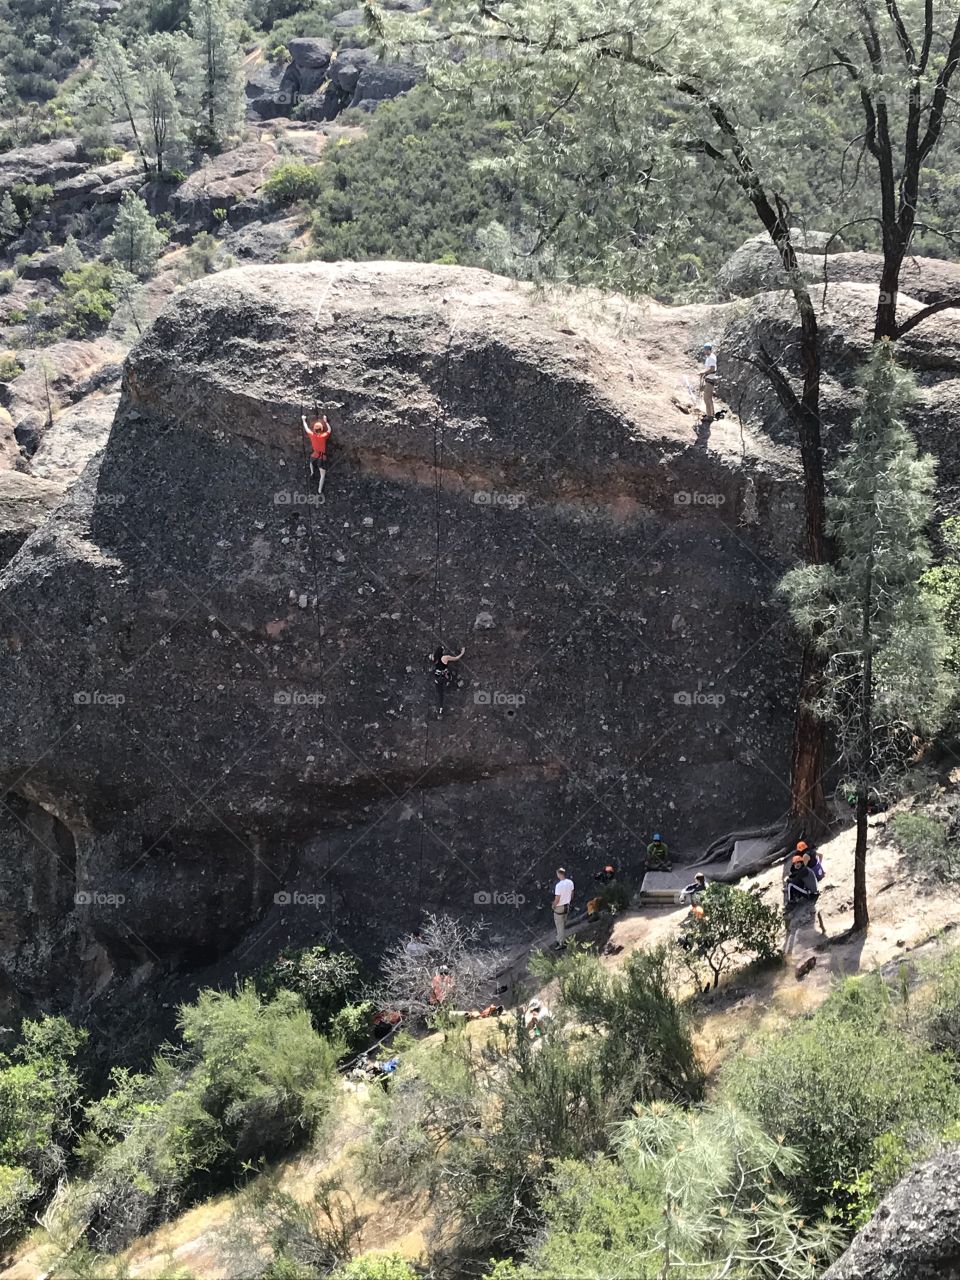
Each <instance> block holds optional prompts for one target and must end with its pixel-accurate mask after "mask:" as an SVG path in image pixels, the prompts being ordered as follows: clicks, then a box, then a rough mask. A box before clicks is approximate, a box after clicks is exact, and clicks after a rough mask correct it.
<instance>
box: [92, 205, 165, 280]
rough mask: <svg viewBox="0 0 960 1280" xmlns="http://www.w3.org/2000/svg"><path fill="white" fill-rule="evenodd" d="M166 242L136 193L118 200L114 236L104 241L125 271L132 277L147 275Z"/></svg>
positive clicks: (111, 254) (107, 249) (109, 252)
mask: <svg viewBox="0 0 960 1280" xmlns="http://www.w3.org/2000/svg"><path fill="white" fill-rule="evenodd" d="M165 242H166V236H165V235H164V234H163V232H162V231H161V230H160V228H159V227H158V226H157V224H156V221H155V220H154V219H153V218H152V217H151V216H150V211H149V210H148V209H147V206H146V205H145V204H144V202H143V200H141V198H140V196H138V195H137V194H136V192H133V191H128V192H126V194H125V195H124V197H123V199H122V200H121V201H120V208H119V211H118V212H117V220H116V222H115V223H114V224H113V234H112V235H111V236H109V237H108V238H107V242H106V251H107V253H108V254H109V256H110V257H111V258H113V259H115V260H116V261H117V262H118V263H119V264H120V266H121V267H123V269H124V270H125V271H129V272H130V274H131V275H134V276H140V277H144V276H148V275H149V274H150V272H151V271H152V270H153V268H154V267H155V266H156V263H157V259H158V258H159V256H160V252H161V250H162V249H163V246H164V244H165Z"/></svg>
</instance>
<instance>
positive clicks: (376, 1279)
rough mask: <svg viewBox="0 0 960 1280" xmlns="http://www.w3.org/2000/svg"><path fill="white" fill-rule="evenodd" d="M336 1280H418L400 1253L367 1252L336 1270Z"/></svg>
mask: <svg viewBox="0 0 960 1280" xmlns="http://www.w3.org/2000/svg"><path fill="white" fill-rule="evenodd" d="M334 1280H417V1273H416V1271H414V1269H413V1267H411V1265H410V1263H409V1262H407V1260H406V1258H404V1257H403V1256H402V1255H401V1254H399V1253H365V1254H362V1255H361V1256H360V1257H359V1258H354V1259H353V1261H352V1262H348V1263H347V1265H346V1266H345V1267H343V1268H342V1269H341V1270H340V1271H338V1272H336V1273H335V1277H334Z"/></svg>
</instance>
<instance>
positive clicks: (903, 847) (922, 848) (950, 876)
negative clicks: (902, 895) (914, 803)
mask: <svg viewBox="0 0 960 1280" xmlns="http://www.w3.org/2000/svg"><path fill="white" fill-rule="evenodd" d="M887 829H888V830H889V832H890V834H891V835H892V836H893V839H894V841H895V843H896V844H897V846H898V848H899V849H900V852H901V853H902V854H903V856H904V858H905V859H906V862H907V865H908V866H909V867H910V870H911V872H912V873H913V874H914V875H916V876H918V877H919V878H920V879H922V880H924V881H927V882H928V883H930V884H933V885H942V884H944V883H948V884H949V883H955V882H956V881H958V880H960V849H958V846H957V841H956V839H955V838H953V837H952V836H951V833H950V828H949V827H948V825H947V824H946V822H943V821H941V820H940V819H939V818H938V817H935V816H934V815H933V814H931V813H920V812H916V811H908V812H906V813H896V814H894V815H893V817H892V818H891V819H890V823H889V825H888V828H887Z"/></svg>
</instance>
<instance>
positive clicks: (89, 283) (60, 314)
mask: <svg viewBox="0 0 960 1280" xmlns="http://www.w3.org/2000/svg"><path fill="white" fill-rule="evenodd" d="M118 279H119V273H118V272H117V271H116V270H115V269H114V268H112V267H110V266H108V265H107V264H106V263H105V262H87V263H85V264H84V265H83V266H82V267H78V268H77V270H76V271H64V273H63V275H62V277H61V284H62V288H61V291H60V293H58V294H57V296H56V298H55V299H54V300H53V302H52V303H51V304H50V307H49V308H48V313H47V323H48V324H51V325H52V326H54V327H55V328H57V329H58V330H59V332H60V333H62V334H63V335H64V336H66V337H71V338H84V337H86V336H87V335H88V334H91V333H97V332H99V331H100V330H102V329H105V328H106V326H107V324H108V323H109V321H110V318H111V317H112V315H113V313H114V311H116V309H117V305H118V303H119V301H120V293H119V290H118V288H117V283H118Z"/></svg>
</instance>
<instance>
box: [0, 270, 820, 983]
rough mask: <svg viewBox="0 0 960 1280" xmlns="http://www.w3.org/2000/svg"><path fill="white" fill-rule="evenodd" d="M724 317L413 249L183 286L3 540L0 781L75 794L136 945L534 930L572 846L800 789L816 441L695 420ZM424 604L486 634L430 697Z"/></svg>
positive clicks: (91, 857) (753, 806)
mask: <svg viewBox="0 0 960 1280" xmlns="http://www.w3.org/2000/svg"><path fill="white" fill-rule="evenodd" d="M627 313H629V314H627ZM707 324H709V325H710V327H711V328H716V327H717V317H716V314H715V313H714V312H711V311H710V310H709V309H697V308H689V309H686V310H683V311H681V312H678V313H667V312H663V311H658V312H656V313H653V312H650V311H648V310H646V309H644V308H641V307H627V308H626V311H624V309H623V308H620V309H618V310H617V313H616V315H611V318H610V321H609V323H608V322H606V321H605V320H604V318H603V316H601V315H598V314H597V313H596V311H595V310H593V309H591V308H590V307H589V306H588V300H586V299H579V298H576V297H572V298H567V299H561V300H549V301H540V300H538V297H537V295H536V294H535V293H534V291H533V290H532V289H530V288H527V287H525V286H519V285H517V284H516V282H513V281H506V280H500V279H498V278H496V277H493V276H490V275H488V274H486V273H484V272H480V271H472V270H461V269H451V268H442V267H430V266H418V265H411V264H401V263H392V264H378V263H373V264H362V265H356V264H332V265H330V264H319V263H311V264H308V265H285V266H276V267H263V268H246V269H237V270H233V271H228V272H224V273H221V274H219V275H216V276H212V277H209V278H207V279H205V280H203V281H201V282H199V283H197V284H195V285H193V286H191V287H189V288H186V289H183V290H181V291H180V292H179V293H177V294H176V295H175V296H174V297H173V298H172V299H171V301H170V302H169V304H168V305H167V307H166V309H165V310H164V311H163V313H162V314H161V315H160V317H159V318H158V320H157V321H156V323H155V324H154V326H153V327H152V329H151V330H150V331H149V332H147V333H146V334H145V335H144V337H143V339H142V341H141V342H140V343H139V344H138V346H137V347H136V348H135V349H134V350H133V351H132V352H131V354H130V357H129V359H128V361H127V365H126V370H125V375H124V382H123V391H122V398H121V401H120V404H119V408H118V411H117V415H116V419H115V421H114V424H113V428H112V431H111V433H110V437H109V440H108V443H107V446H106V448H105V450H104V452H103V454H102V456H100V457H99V458H96V457H95V458H94V459H93V460H92V461H91V462H90V463H89V465H88V466H87V468H86V470H85V472H84V474H83V476H82V478H81V480H80V482H79V484H78V485H77V487H76V488H75V489H74V491H73V500H72V501H71V502H70V503H67V504H65V505H64V506H63V507H61V508H59V509H58V511H57V513H56V518H55V520H51V521H48V522H47V523H45V524H43V525H41V526H40V528H38V529H37V530H36V531H35V532H34V533H33V534H32V535H31V537H29V538H28V539H27V541H26V542H25V543H24V545H23V546H22V547H21V549H20V551H19V553H18V554H17V556H16V557H15V558H14V560H13V561H11V563H10V564H9V565H8V566H7V568H6V570H5V571H4V572H3V573H2V574H0V602H2V605H3V607H2V608H0V627H2V628H3V641H4V643H2V644H0V787H6V788H12V789H13V791H14V792H15V793H16V796H18V797H20V799H19V800H18V803H20V802H22V803H23V804H24V805H29V806H32V808H31V812H33V813H35V814H37V815H38V816H39V815H43V814H46V815H49V818H50V821H51V822H53V820H55V821H56V824H57V826H56V831H57V832H58V840H60V841H61V842H62V844H63V845H65V846H67V847H68V848H69V855H70V856H69V858H65V859H64V861H65V863H66V865H68V866H70V867H71V868H73V871H72V872H71V874H72V875H73V880H74V884H75V887H76V891H77V893H79V894H81V895H83V896H82V897H81V898H80V899H79V900H78V902H77V906H76V910H75V911H74V912H69V913H68V914H69V917H70V919H71V920H74V921H76V920H77V919H79V918H80V917H81V916H82V924H83V929H82V932H83V936H84V938H85V939H86V942H85V944H84V945H89V946H93V945H94V944H95V946H96V947H97V948H99V951H97V953H96V954H97V955H100V956H101V957H102V956H104V955H105V956H107V957H108V961H109V967H110V971H111V972H115V973H116V974H118V975H121V976H122V974H123V973H130V974H133V973H135V972H137V971H139V968H140V966H142V965H144V964H147V963H153V964H156V963H163V964H183V965H196V964H198V963H200V962H202V961H203V960H213V959H215V958H216V957H217V956H221V955H223V954H224V953H226V952H227V951H228V949H229V948H231V947H234V946H240V951H244V950H245V948H246V945H247V944H246V943H244V942H243V941H242V940H243V939H245V938H246V937H247V934H248V931H249V930H250V929H252V928H253V929H259V930H260V934H258V935H257V936H261V935H262V936H264V937H267V938H269V939H270V945H271V946H273V947H276V946H281V945H287V944H288V943H290V944H292V945H296V943H297V942H298V941H300V942H304V941H309V940H315V939H317V938H323V937H327V938H332V937H333V933H332V932H331V931H332V930H336V932H337V935H338V937H340V938H341V939H344V940H345V941H347V942H350V943H352V944H354V945H356V946H358V947H359V948H360V949H361V950H363V951H365V952H367V953H368V954H371V953H375V952H376V950H377V948H378V947H379V946H380V945H381V944H382V943H383V942H384V941H385V940H387V939H389V938H390V937H394V936H396V932H397V931H398V930H399V929H401V928H403V927H409V926H410V925H411V923H412V922H414V921H415V920H416V919H417V918H418V916H419V914H420V912H421V911H429V910H442V909H450V910H454V911H459V912H463V913H465V914H468V915H470V916H472V917H473V918H476V919H479V918H481V917H483V918H485V919H486V920H488V921H490V922H491V925H492V928H493V930H494V932H497V933H500V934H514V935H519V936H528V935H527V933H526V930H527V928H528V927H533V928H535V927H536V926H537V925H538V924H539V925H541V926H542V922H543V904H544V902H545V901H547V900H548V897H549V890H548V886H549V885H550V883H551V877H552V874H553V870H554V867H555V865H556V863H557V861H558V860H560V859H562V860H563V861H564V862H565V863H566V864H567V865H568V866H572V867H573V868H574V870H575V878H577V877H579V878H580V879H581V881H583V880H586V879H588V878H589V874H590V873H591V871H592V870H593V867H594V864H595V863H596V862H597V860H599V859H601V858H604V859H606V858H609V857H613V858H616V860H618V861H619V862H621V863H623V864H624V865H626V866H627V867H630V866H635V864H636V860H637V858H638V855H639V851H640V847H641V845H642V843H643V841H644V837H645V833H647V832H648V831H649V830H650V827H651V825H657V826H659V825H663V826H664V827H666V829H667V830H669V832H670V835H671V838H672V840H673V842H674V844H675V846H676V847H677V848H678V849H683V848H687V849H693V848H696V847H698V846H699V845H700V844H701V842H703V841H704V840H705V838H706V837H708V836H710V835H712V834H714V833H715V832H716V830H717V829H723V828H726V827H729V826H732V825H740V824H741V823H742V821H743V819H744V815H750V816H751V818H755V819H758V820H762V819H769V818H773V817H775V816H776V815H778V814H779V813H780V812H781V810H782V807H783V802H784V797H785V795H786V790H785V782H784V780H785V779H786V776H787V772H788V759H787V748H788V745H789V740H790V733H789V729H790V708H791V705H792V701H793V696H794V693H795V687H796V678H797V659H798V650H797V644H796V640H795V638H794V635H793V633H792V631H791V629H790V628H789V626H788V625H787V623H786V619H785V617H784V614H783V610H782V605H781V604H780V603H779V602H778V601H777V600H776V597H775V595H774V592H773V585H774V583H775V582H776V580H777V579H778V577H779V575H780V574H781V572H782V571H783V569H784V567H785V566H786V565H787V564H789V563H791V561H792V559H793V556H794V555H795V552H796V547H797V545H798V544H799V542H800V539H801V535H802V517H801V501H802V499H801V491H800V486H799V483H798V473H797V466H796V458H795V456H794V454H793V453H792V452H791V451H789V450H786V449H778V448H776V447H774V446H771V445H770V443H769V441H766V440H764V438H763V437H761V436H758V435H756V434H755V433H754V432H753V431H752V430H751V429H750V427H749V426H746V427H745V428H744V429H743V431H742V433H741V430H740V428H739V426H738V425H737V424H727V423H719V424H717V426H716V428H715V430H714V432H713V435H712V437H711V439H710V440H709V441H707V440H705V439H704V438H703V437H701V438H700V439H699V440H698V438H697V436H696V434H695V432H694V430H693V427H692V424H691V420H690V418H689V416H688V415H687V414H685V413H684V412H682V410H681V409H680V408H679V407H677V405H676V403H675V398H676V387H677V383H678V381H679V379H680V377H681V373H682V370H683V369H684V367H685V366H686V364H687V362H688V359H689V356H688V352H689V350H690V348H691V346H692V345H693V344H694V335H695V334H696V333H697V332H699V331H700V330H701V329H702V328H703V326H705V325H707ZM627 333H629V337H625V336H623V335H624V334H627ZM315 402H317V403H319V404H322V405H323V406H325V408H326V409H327V411H328V412H329V414H330V415H331V417H332V420H333V424H334V440H333V447H332V452H331V463H330V469H329V473H328V476H327V482H326V487H325V489H324V494H323V499H324V501H323V503H322V504H320V503H317V502H316V500H315V498H316V495H314V494H311V491H310V487H309V478H308V475H307V472H306V467H305V460H304V453H303V448H304V442H303V433H302V430H301V427H300V414H301V412H302V411H304V410H306V409H309V408H310V407H311V406H312V405H313V404H314V403H315ZM440 457H442V461H443V465H442V470H438V469H437V467H436V465H435V463H436V460H437V459H438V458H440ZM437 481H439V490H438V485H437ZM37 634H41V635H42V636H43V638H44V644H43V645H42V646H39V647H37V646H35V645H34V644H33V643H32V641H31V637H33V636H35V635H37ZM438 641H439V642H442V643H444V644H445V645H446V646H447V647H448V648H451V649H452V650H454V651H456V650H457V649H459V647H460V645H461V644H465V645H466V647H467V654H466V657H465V658H464V660H463V662H462V664H461V666H460V668H459V671H460V673H461V675H462V678H463V681H464V686H465V687H464V688H463V689H461V690H459V691H456V690H452V691H450V692H449V693H448V695H447V702H446V706H445V708H444V714H443V718H442V719H438V718H437V716H436V710H435V705H434V696H435V695H434V688H433V682H432V678H431V676H430V671H429V665H428V663H427V660H426V655H427V652H428V650H430V649H431V648H432V647H433V646H434V645H435V644H436V643H438ZM24 856H26V855H24ZM24 874H25V875H26V876H29V875H30V874H31V870H30V868H29V867H26V868H25V869H24ZM240 951H238V952H237V955H238V956H239V955H240ZM253 955H254V952H252V951H247V952H246V954H245V956H244V959H243V961H242V964H248V965H249V964H250V963H253V960H252V958H251V957H252V956H253ZM4 963H6V959H5V957H4V955H3V953H2V948H0V965H3V964H4ZM11 963H13V962H12V961H11ZM61 963H62V964H63V965H64V966H70V965H71V963H72V953H71V952H70V950H69V948H68V947H66V948H65V949H64V953H63V955H62V957H61ZM242 964H240V962H239V961H238V967H242ZM71 972H72V970H71ZM97 972H98V973H102V972H104V970H103V968H102V966H101V967H98V968H97ZM64 989H65V990H68V989H69V990H74V988H73V987H68V986H65V988H64Z"/></svg>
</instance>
